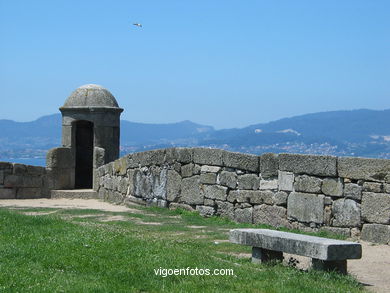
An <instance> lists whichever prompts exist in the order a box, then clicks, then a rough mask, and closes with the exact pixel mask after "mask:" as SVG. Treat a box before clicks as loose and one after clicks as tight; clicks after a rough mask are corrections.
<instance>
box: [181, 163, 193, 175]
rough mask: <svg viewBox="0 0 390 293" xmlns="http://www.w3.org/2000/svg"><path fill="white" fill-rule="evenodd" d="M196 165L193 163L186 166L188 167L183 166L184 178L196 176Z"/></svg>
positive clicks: (182, 173)
mask: <svg viewBox="0 0 390 293" xmlns="http://www.w3.org/2000/svg"><path fill="white" fill-rule="evenodd" d="M194 166H195V165H194V164H193V163H189V164H186V165H183V166H181V168H180V169H181V170H180V172H181V176H183V177H191V176H192V175H194Z"/></svg>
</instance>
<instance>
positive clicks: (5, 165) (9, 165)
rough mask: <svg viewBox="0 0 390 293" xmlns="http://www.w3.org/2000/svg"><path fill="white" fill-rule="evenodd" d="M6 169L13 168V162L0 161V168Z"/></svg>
mask: <svg viewBox="0 0 390 293" xmlns="http://www.w3.org/2000/svg"><path fill="white" fill-rule="evenodd" d="M5 169H8V170H9V169H12V163H9V162H0V170H5Z"/></svg>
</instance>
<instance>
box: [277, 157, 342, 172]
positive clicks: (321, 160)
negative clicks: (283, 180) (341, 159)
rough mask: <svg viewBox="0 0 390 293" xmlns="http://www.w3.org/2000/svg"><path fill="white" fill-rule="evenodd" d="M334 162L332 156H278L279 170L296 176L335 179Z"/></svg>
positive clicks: (334, 159)
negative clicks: (303, 175)
mask: <svg viewBox="0 0 390 293" xmlns="http://www.w3.org/2000/svg"><path fill="white" fill-rule="evenodd" d="M336 161H337V158H336V157H333V156H314V155H299V154H279V170H280V171H289V172H293V173H296V174H307V175H316V176H333V177H336V175H337V170H336Z"/></svg>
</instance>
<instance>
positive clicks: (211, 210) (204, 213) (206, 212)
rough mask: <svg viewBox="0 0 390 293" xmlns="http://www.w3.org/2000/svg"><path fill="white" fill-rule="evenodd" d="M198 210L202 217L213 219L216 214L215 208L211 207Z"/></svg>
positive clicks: (198, 207) (199, 207)
mask: <svg viewBox="0 0 390 293" xmlns="http://www.w3.org/2000/svg"><path fill="white" fill-rule="evenodd" d="M196 210H197V211H198V212H199V215H201V216H202V217H211V216H212V215H214V213H215V210H214V208H213V207H210V206H196Z"/></svg>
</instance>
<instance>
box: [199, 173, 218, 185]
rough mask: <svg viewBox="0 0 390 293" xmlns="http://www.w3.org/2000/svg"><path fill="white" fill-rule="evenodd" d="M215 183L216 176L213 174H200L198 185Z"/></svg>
mask: <svg viewBox="0 0 390 293" xmlns="http://www.w3.org/2000/svg"><path fill="white" fill-rule="evenodd" d="M216 182H217V174H214V173H202V174H200V183H202V184H215V183H216Z"/></svg>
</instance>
